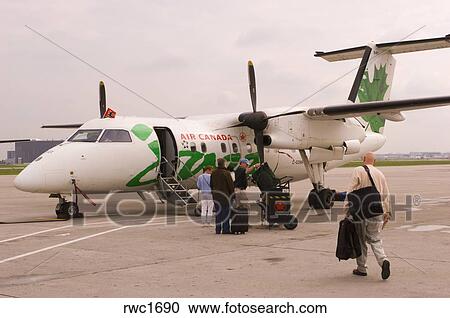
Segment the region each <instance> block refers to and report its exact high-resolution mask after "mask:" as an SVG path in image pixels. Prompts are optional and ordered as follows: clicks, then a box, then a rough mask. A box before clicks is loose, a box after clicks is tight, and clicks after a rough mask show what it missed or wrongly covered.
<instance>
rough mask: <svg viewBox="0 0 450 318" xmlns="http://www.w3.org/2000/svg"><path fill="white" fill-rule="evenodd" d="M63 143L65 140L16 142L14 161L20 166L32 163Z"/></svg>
mask: <svg viewBox="0 0 450 318" xmlns="http://www.w3.org/2000/svg"><path fill="white" fill-rule="evenodd" d="M62 142H63V140H32V141H22V142H16V143H15V151H14V154H13V155H14V160H13V161H14V163H18V164H20V163H30V162H32V161H33V160H34V159H36V158H37V157H39V156H40V155H41V154H43V153H44V152H46V151H47V150H49V149H50V148H53V147H54V146H57V145H59V144H60V143H62ZM8 156H9V152H8ZM11 159H12V158H11ZM8 160H9V157H8Z"/></svg>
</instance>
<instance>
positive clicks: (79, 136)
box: [68, 129, 102, 142]
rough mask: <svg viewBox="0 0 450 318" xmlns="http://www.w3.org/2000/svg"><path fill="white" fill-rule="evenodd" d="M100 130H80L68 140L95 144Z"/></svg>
mask: <svg viewBox="0 0 450 318" xmlns="http://www.w3.org/2000/svg"><path fill="white" fill-rule="evenodd" d="M101 133H102V130H101V129H80V130H78V131H77V132H76V133H74V134H73V135H72V137H70V138H69V139H68V141H71V142H96V141H97V139H98V136H100V134H101Z"/></svg>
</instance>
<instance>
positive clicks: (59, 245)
mask: <svg viewBox="0 0 450 318" xmlns="http://www.w3.org/2000/svg"><path fill="white" fill-rule="evenodd" d="M186 222H190V220H186V221H178V224H179V223H186ZM164 224H166V222H163V223H149V224H139V225H125V226H122V227H117V228H115V229H111V230H107V231H103V232H99V233H95V234H91V235H88V236H83V237H80V238H77V239H74V240H71V241H67V242H64V243H59V244H55V245H51V246H47V247H44V248H41V249H38V250H35V251H31V252H28V253H24V254H20V255H16V256H12V257H9V258H5V259H2V260H0V264H3V263H7V262H11V261H14V260H17V259H20V258H24V257H27V256H31V255H35V254H39V253H42V252H46V251H50V250H53V249H55V248H58V247H62V246H66V245H70V244H74V243H77V242H81V241H85V240H88V239H91V238H94V237H97V236H101V235H105V234H108V233H112V232H117V231H121V230H125V229H128V228H135V227H145V226H152V225H164Z"/></svg>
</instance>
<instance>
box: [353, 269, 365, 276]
mask: <svg viewBox="0 0 450 318" xmlns="http://www.w3.org/2000/svg"><path fill="white" fill-rule="evenodd" d="M353 275H356V276H367V273H364V272H360V271H359V270H357V269H354V270H353Z"/></svg>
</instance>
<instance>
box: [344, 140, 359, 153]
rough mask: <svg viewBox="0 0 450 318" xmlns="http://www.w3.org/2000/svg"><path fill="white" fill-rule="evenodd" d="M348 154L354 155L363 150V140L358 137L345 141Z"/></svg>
mask: <svg viewBox="0 0 450 318" xmlns="http://www.w3.org/2000/svg"><path fill="white" fill-rule="evenodd" d="M344 148H345V154H346V155H354V154H357V153H359V152H360V151H361V142H360V141H359V140H357V139H353V140H346V141H344Z"/></svg>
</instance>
